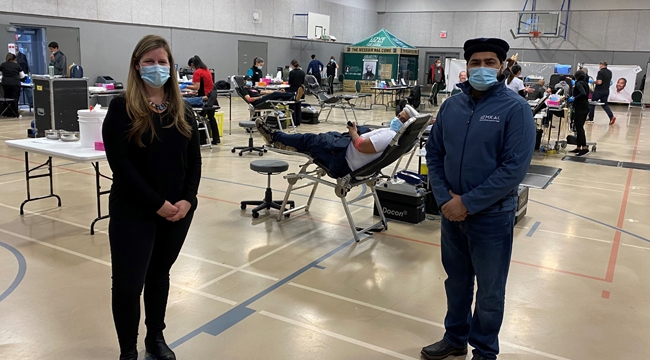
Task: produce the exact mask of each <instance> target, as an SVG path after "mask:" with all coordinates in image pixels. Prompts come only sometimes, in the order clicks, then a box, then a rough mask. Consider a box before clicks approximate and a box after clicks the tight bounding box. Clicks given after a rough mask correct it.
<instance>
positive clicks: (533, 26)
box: [515, 11, 560, 37]
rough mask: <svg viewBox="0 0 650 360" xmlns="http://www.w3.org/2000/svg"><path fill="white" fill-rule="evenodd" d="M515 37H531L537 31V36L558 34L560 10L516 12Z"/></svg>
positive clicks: (555, 35) (556, 35) (554, 35)
mask: <svg viewBox="0 0 650 360" xmlns="http://www.w3.org/2000/svg"><path fill="white" fill-rule="evenodd" d="M517 19H518V21H517V30H516V32H515V34H516V35H517V36H516V37H532V36H533V33H534V32H539V33H540V34H539V37H559V36H560V12H548V11H522V12H519V13H517Z"/></svg>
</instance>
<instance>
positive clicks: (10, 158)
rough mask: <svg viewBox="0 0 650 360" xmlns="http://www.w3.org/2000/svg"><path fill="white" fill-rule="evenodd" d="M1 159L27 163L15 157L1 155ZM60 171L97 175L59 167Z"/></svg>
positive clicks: (32, 162) (31, 162)
mask: <svg viewBox="0 0 650 360" xmlns="http://www.w3.org/2000/svg"><path fill="white" fill-rule="evenodd" d="M43 156H47V155H43ZM0 158H5V159H9V160H16V161H20V162H22V163H23V164H24V163H25V159H19V158H15V157H12V156H7V155H0ZM29 163H30V164H39V165H40V164H41V163H40V162H38V161H30V162H29ZM59 169H61V170H65V171H70V172H74V173H79V174H84V175H91V176H95V174H91V173H87V172H83V171H79V170H73V169H68V168H64V167H59Z"/></svg>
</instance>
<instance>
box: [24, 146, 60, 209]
mask: <svg viewBox="0 0 650 360" xmlns="http://www.w3.org/2000/svg"><path fill="white" fill-rule="evenodd" d="M44 166H47V173H45V174H38V175H31V173H32V171H36V170H40V169H42V168H43V167H44ZM42 177H49V178H50V194H49V195H45V196H38V197H32V193H31V188H30V186H29V181H30V180H31V179H38V178H42ZM25 180H26V182H27V200H25V201H23V203H22V204H20V215H25V210H24V208H25V204H27V203H28V202H31V201H36V200H41V199H47V198H52V197H53V198H56V199H57V200H58V206H59V207H61V198H60V197H59V195H56V194H54V188H53V181H52V157H48V159H47V161H46V162H45V163H43V164H41V165H38V166H37V167H35V168H33V169H30V168H29V153H28V152H27V151H25Z"/></svg>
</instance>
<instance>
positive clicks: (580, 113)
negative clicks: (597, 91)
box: [573, 105, 589, 147]
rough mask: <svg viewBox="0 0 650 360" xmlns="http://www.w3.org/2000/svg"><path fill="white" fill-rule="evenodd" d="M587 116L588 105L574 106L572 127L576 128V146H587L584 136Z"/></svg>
mask: <svg viewBox="0 0 650 360" xmlns="http://www.w3.org/2000/svg"><path fill="white" fill-rule="evenodd" d="M588 115H589V105H584V106H576V107H575V109H574V110H573V116H574V119H573V125H575V127H576V137H577V139H576V141H577V145H578V146H582V147H586V146H587V135H586V134H585V121H587V116H588Z"/></svg>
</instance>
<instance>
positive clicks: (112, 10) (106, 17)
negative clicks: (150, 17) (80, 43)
mask: <svg viewBox="0 0 650 360" xmlns="http://www.w3.org/2000/svg"><path fill="white" fill-rule="evenodd" d="M97 19H98V20H103V21H115V22H125V23H130V22H132V21H133V19H132V18H131V0H100V1H98V2H97Z"/></svg>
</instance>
